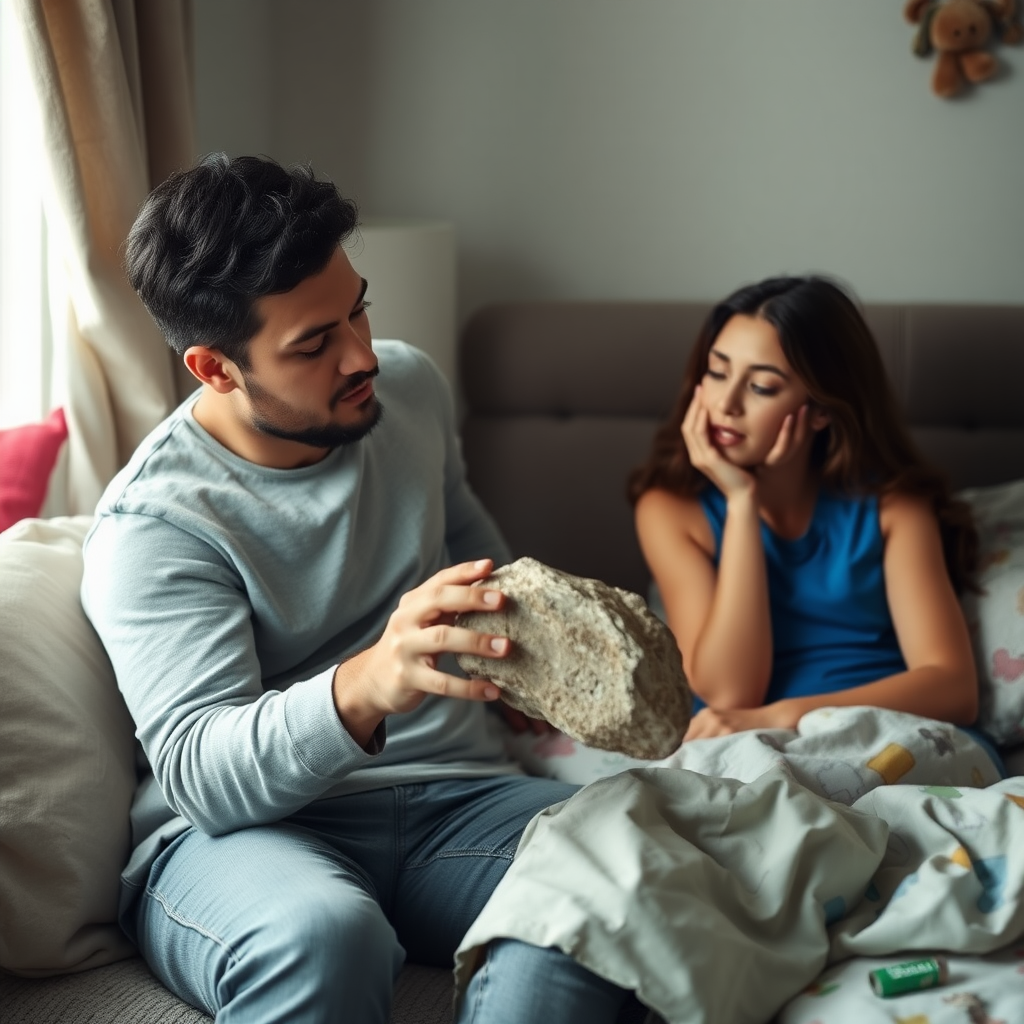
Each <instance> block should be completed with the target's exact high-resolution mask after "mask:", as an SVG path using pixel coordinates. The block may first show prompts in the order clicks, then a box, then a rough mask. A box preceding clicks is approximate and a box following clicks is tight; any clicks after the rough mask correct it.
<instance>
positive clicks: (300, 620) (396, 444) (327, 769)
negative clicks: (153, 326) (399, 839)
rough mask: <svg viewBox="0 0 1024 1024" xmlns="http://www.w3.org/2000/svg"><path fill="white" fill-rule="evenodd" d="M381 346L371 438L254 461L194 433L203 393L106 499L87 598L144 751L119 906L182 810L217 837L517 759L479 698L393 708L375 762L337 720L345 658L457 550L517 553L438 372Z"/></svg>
mask: <svg viewBox="0 0 1024 1024" xmlns="http://www.w3.org/2000/svg"><path fill="white" fill-rule="evenodd" d="M374 347H375V349H376V351H377V354H378V357H379V361H380V376H379V377H378V378H377V382H376V384H377V394H378V396H379V397H380V400H381V403H382V405H383V406H384V418H383V420H382V421H381V423H380V424H379V425H378V426H377V428H376V429H375V430H374V431H373V432H372V433H371V434H370V435H368V436H367V437H365V438H364V439H362V440H361V441H359V442H358V443H356V444H353V445H349V446H346V447H343V448H339V449H337V450H335V451H333V452H332V453H331V454H329V455H328V456H327V457H326V458H325V459H323V460H322V461H321V462H319V463H317V464H316V465H313V466H306V467H303V468H300V469H291V470H282V469H269V468H266V467H263V466H258V465H255V464H254V463H251V462H248V461H246V460H244V459H242V458H239V457H238V456H236V455H234V454H232V453H231V452H230V451H228V450H227V449H226V448H224V447H223V446H222V445H220V444H219V443H218V442H217V441H215V440H214V439H213V438H212V437H211V436H210V435H209V434H208V433H207V432H206V431H205V430H204V429H203V428H202V427H200V426H199V424H198V423H197V422H196V421H195V419H194V418H193V416H192V406H193V405H194V403H195V399H196V397H197V396H193V397H192V398H190V399H189V400H188V401H186V402H185V403H184V404H183V405H182V406H181V407H180V408H179V409H177V410H176V411H175V412H174V413H172V415H171V416H170V417H168V419H167V420H165V421H164V422H163V423H162V424H161V425H160V426H159V427H157V428H156V429H155V430H154V431H153V432H152V433H151V434H150V435H149V437H148V438H146V440H145V441H144V442H143V443H142V444H141V445H140V446H139V449H138V451H136V453H135V454H134V456H133V457H132V459H131V461H130V462H129V463H128V465H127V466H126V467H125V468H124V469H123V470H122V471H121V472H120V473H119V474H118V475H117V476H116V477H115V478H114V480H113V481H112V482H111V484H110V486H109V487H108V488H107V490H106V492H105V493H104V495H103V497H102V499H101V500H100V503H99V506H98V508H97V521H96V524H95V526H94V527H93V529H92V531H91V532H90V534H89V536H88V537H87V538H86V541H85V548H84V556H85V576H84V579H83V583H82V602H83V605H84V607H85V611H86V614H87V615H88V617H89V618H90V619H91V621H92V623H93V625H94V626H95V627H96V630H97V632H98V633H99V635H100V638H101V639H102V641H103V644H104V646H105V647H106V649H107V652H108V654H109V655H110V659H111V662H112V663H113V666H114V671H115V673H116V675H117V680H118V685H119V686H120V688H121V691H122V693H123V694H124V697H125V700H126V702H127V704H128V708H129V710H130V711H131V714H132V717H133V719H134V720H135V723H136V727H137V735H138V737H139V740H140V741H141V747H142V752H144V756H141V755H140V769H141V774H140V779H141V781H140V785H139V789H138V792H137V795H136V799H135V803H134V806H133V808H132V826H133V845H134V851H133V853H132V857H131V861H130V863H129V865H128V868H127V870H126V872H125V882H126V884H127V887H128V888H127V890H126V891H125V894H124V895H125V901H124V902H125V903H126V904H127V902H129V901H130V899H131V897H132V895H133V890H134V889H135V888H136V887H137V886H139V885H142V884H144V883H145V878H146V876H147V874H148V871H149V867H150V865H151V864H152V861H153V859H154V858H155V857H156V855H157V854H158V853H159V851H160V849H162V848H163V847H164V846H165V845H166V844H167V843H168V842H169V841H170V840H171V839H173V838H174V836H176V835H178V834H180V833H181V832H182V831H184V830H185V829H186V828H187V827H188V825H189V824H190V823H191V824H192V825H195V826H196V827H197V828H199V829H201V830H203V831H204V832H208V833H211V834H218V833H223V832H229V831H232V830H234V829H238V828H244V827H245V826H248V825H255V824H261V823H267V822H273V821H277V820H279V819H281V818H284V817H286V816H287V815H288V814H291V813H292V812H294V811H296V810H298V809H299V808H300V807H303V806H304V805H305V804H307V803H309V802H310V801H312V800H316V799H318V798H321V797H325V796H336V795H338V794H339V793H346V792H358V791H360V790H368V789H374V788H378V787H382V786H390V785H394V784H396V783H404V782H412V781H417V782H418V781H423V780H427V779H437V778H444V777H453V776H472V775H493V774H502V773H507V772H514V771H517V770H518V769H516V768H515V767H514V766H513V765H511V764H510V763H509V762H508V761H507V760H506V758H505V755H504V753H503V748H502V744H501V742H500V739H499V736H498V734H497V732H496V730H495V729H494V727H493V716H492V715H490V714H488V713H487V711H486V709H485V706H484V705H481V704H478V703H470V702H467V701H459V700H452V699H444V698H437V697H428V698H427V699H426V700H425V701H424V702H423V703H422V704H421V705H420V707H419V708H417V710H416V711H414V712H411V713H409V714H407V715H395V716H392V717H391V718H389V719H388V720H387V721H386V726H385V729H382V730H379V733H378V735H379V736H380V738H382V739H383V736H384V733H385V731H386V742H385V743H384V745H383V749H381V750H379V751H378V752H377V753H374V754H368V753H367V752H366V751H364V750H363V749H362V748H361V747H359V746H358V745H357V744H356V743H355V741H354V740H353V739H352V738H351V736H349V734H348V732H347V731H346V730H345V728H344V727H343V726H342V724H341V722H340V720H339V718H338V716H337V714H336V712H335V708H334V703H333V700H332V696H331V684H332V679H333V675H334V668H335V666H336V665H337V664H338V663H339V662H340V661H344V660H345V659H346V658H348V657H350V656H351V655H353V654H355V653H357V652H358V651H360V650H363V649H364V648H366V647H368V646H369V645H371V644H372V643H374V642H375V641H376V640H377V639H378V637H379V636H380V634H381V633H382V632H383V630H384V627H385V624H386V623H387V620H388V617H389V615H390V614H391V612H392V611H393V610H394V608H395V606H396V605H397V603H398V600H399V598H400V597H401V596H402V594H404V593H405V592H406V591H408V590H410V589H412V588H413V587H415V586H417V585H418V584H420V583H422V582H423V581H424V580H425V579H427V578H428V577H429V576H431V575H432V574H434V573H435V572H437V571H438V570H439V569H441V568H443V567H444V566H446V565H449V564H451V563H452V562H456V561H463V560H468V559H475V558H480V557H485V556H489V557H492V558H494V559H495V560H496V562H499V563H500V562H503V561H506V560H507V552H506V549H505V546H504V543H503V542H502V540H501V537H500V535H499V533H498V531H497V528H496V527H495V525H494V523H493V521H492V520H491V519H490V517H489V516H488V515H487V513H486V512H485V511H484V509H483V507H482V506H481V505H480V503H479V501H478V500H477V498H476V497H475V496H474V495H473V494H472V492H471V491H470V490H469V488H468V486H467V484H466V480H465V474H464V467H463V463H462V458H461V454H460V452H459V447H458V441H457V439H456V434H455V426H454V415H453V410H452V403H451V397H450V394H449V391H448V388H447V385H446V383H445V381H444V379H443V378H442V377H441V375H440V373H439V372H438V371H437V369H436V367H435V366H434V365H433V363H431V362H430V360H429V359H428V358H427V357H426V356H424V355H423V354H422V353H421V352H418V351H417V350H416V349H413V348H411V347H409V346H408V345H405V344H403V343H401V342H391V341H389V342H377V343H375V346H374ZM444 667H446V668H448V669H449V670H452V669H455V666H454V660H453V659H452V660H451V662H450V663H449V664H447V665H446V666H444ZM455 670H456V671H457V669H455Z"/></svg>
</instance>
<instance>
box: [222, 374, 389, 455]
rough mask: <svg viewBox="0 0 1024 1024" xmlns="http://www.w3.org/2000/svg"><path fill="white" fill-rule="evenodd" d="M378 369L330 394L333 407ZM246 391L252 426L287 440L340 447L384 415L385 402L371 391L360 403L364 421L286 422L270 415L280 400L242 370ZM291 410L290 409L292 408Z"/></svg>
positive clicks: (357, 376) (366, 431) (354, 377)
mask: <svg viewBox="0 0 1024 1024" xmlns="http://www.w3.org/2000/svg"><path fill="white" fill-rule="evenodd" d="M377 373H378V371H377V370H376V369H374V370H371V371H370V372H368V373H354V374H352V376H351V377H349V378H348V380H347V381H346V383H345V386H344V387H343V388H340V389H339V390H338V391H337V392H336V393H335V395H334V396H333V397H332V398H331V408H332V409H333V408H334V407H335V406H336V405H337V404H338V402H340V401H341V400H342V399H343V398H344V397H345V396H346V395H348V394H351V393H352V392H353V391H356V390H357V389H358V388H360V387H362V386H363V384H365V383H366V382H367V381H368V380H370V379H372V378H373V377H376V376H377ZM242 376H243V378H244V379H245V387H246V393H247V394H248V396H249V403H250V406H251V410H252V427H253V429H254V430H258V431H259V432H260V433H261V434H267V435H269V436H270V437H279V438H281V439H282V440H285V441H297V442H298V443H299V444H305V445H309V447H311V448H331V449H333V448H341V447H342V446H343V445H347V444H355V442H356V441H361V440H362V439H363V438H364V437H366V435H367V434H369V433H370V431H371V430H373V428H374V427H376V426H377V424H378V423H380V421H381V420H382V419H383V417H384V406H382V405H381V404H380V401H379V399H378V398H377V396H376V395H371V396H370V397H369V398H368V399H367V400H366V401H365V402H364V403H363V404H362V406H361V407H360V408H361V409H364V410H365V414H366V418H365V419H364V420H363V421H362V422H361V423H351V424H348V425H343V424H340V423H322V424H318V425H314V426H306V427H291V426H289V425H288V424H287V423H283V422H281V421H279V420H275V419H273V418H271V414H269V413H268V407H269V409H274V408H275V407H276V408H280V403H279V402H278V400H277V399H276V398H274V397H273V396H272V395H271V394H270V393H269V392H268V391H267V390H266V389H265V388H263V387H262V385H260V384H259V382H258V381H256V380H255V379H254V378H252V377H249V376H247V375H246V374H245V373H243V375H242ZM289 411H290V410H289Z"/></svg>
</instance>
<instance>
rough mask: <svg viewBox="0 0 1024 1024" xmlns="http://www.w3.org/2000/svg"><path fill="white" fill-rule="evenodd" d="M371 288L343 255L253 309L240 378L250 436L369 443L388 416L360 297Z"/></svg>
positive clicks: (320, 444)
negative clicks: (255, 323) (256, 324)
mask: <svg viewBox="0 0 1024 1024" xmlns="http://www.w3.org/2000/svg"><path fill="white" fill-rule="evenodd" d="M365 292H366V282H365V281H364V280H363V279H362V278H361V277H360V276H359V275H358V274H357V273H356V272H355V270H354V269H353V268H352V264H351V263H350V262H349V259H348V256H346V255H345V253H344V251H342V249H341V248H340V247H339V248H338V249H337V251H336V252H335V254H334V256H333V257H332V258H331V261H330V263H328V264H327V266H326V267H325V268H324V269H323V270H322V271H321V272H320V273H319V274H314V275H313V276H312V277H307V278H306V279H305V280H303V281H300V282H299V284H298V285H296V286H295V287H294V288H293V289H292V290H291V291H289V292H281V293H279V294H277V295H265V296H263V297H262V298H260V299H257V301H256V313H257V315H258V316H259V318H260V320H261V321H262V323H263V326H262V328H261V329H260V330H259V331H258V332H257V333H256V335H255V336H254V337H253V338H252V339H251V340H250V342H249V346H248V356H249V366H248V368H247V369H245V370H242V369H241V368H239V372H240V373H241V375H242V380H243V383H244V393H245V396H246V398H247V399H248V412H249V418H250V425H251V427H252V429H253V430H255V431H257V432H258V433H260V434H264V435H269V436H270V437H275V438H281V439H283V440H285V441H295V442H298V443H300V444H304V445H309V446H310V447H312V448H318V449H330V448H337V447H339V446H340V445H344V444H351V443H352V442H354V441H358V440H359V439H360V438H362V437H365V436H366V434H368V433H369V432H370V431H371V430H372V429H373V428H374V427H375V426H376V425H377V423H378V422H379V421H380V418H381V415H382V413H383V409H382V407H381V404H380V402H379V401H378V400H377V397H376V395H375V394H374V388H373V378H374V377H375V376H376V375H377V372H378V369H377V357H376V356H375V355H374V353H373V349H372V347H371V344H370V324H369V320H368V319H367V316H366V307H367V305H368V303H366V302H365V301H364V299H363V296H364V294H365Z"/></svg>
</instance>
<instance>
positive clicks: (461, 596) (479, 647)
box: [334, 559, 511, 747]
mask: <svg viewBox="0 0 1024 1024" xmlns="http://www.w3.org/2000/svg"><path fill="white" fill-rule="evenodd" d="M492 568H493V562H492V561H491V560H490V559H483V560H481V561H479V562H463V563H461V564H460V565H453V566H452V567H451V568H448V569H442V570H441V572H439V573H437V574H436V575H434V576H431V578H430V579H429V580H427V581H426V582H425V583H422V584H420V586H418V587H416V588H415V589H414V590H410V591H409V592H408V593H407V594H405V595H404V596H403V597H402V599H401V601H399V603H398V607H397V608H396V609H395V611H394V612H393V613H392V615H391V618H390V619H388V624H387V626H386V627H385V629H384V633H383V635H382V636H381V638H380V639H379V640H378V641H377V642H376V643H375V644H374V645H373V646H372V647H370V648H367V650H365V651H362V652H361V653H360V654H357V655H356V656H355V657H354V658H350V659H349V660H348V661H346V662H344V663H342V664H341V665H339V666H338V668H337V669H336V671H335V673H334V706H335V707H336V708H337V711H338V715H339V717H340V718H341V721H342V723H343V724H344V726H345V728H346V729H348V731H349V733H350V734H351V735H352V737H353V739H355V740H356V742H357V743H359V744H360V746H363V747H365V746H366V744H367V743H369V741H370V739H371V737H372V736H373V733H374V731H375V730H376V728H377V726H378V725H379V724H380V722H381V720H382V719H383V718H384V717H385V716H387V715H393V714H400V713H402V712H406V711H412V710H413V709H414V708H416V707H418V706H419V704H420V703H422V701H423V698H424V697H426V695H427V694H430V693H433V694H437V695H439V696H444V697H458V698H460V699H462V700H479V701H491V700H497V699H498V697H499V696H500V693H501V691H500V690H499V689H498V688H497V687H496V686H495V685H494V684H493V683H490V682H487V681H486V680H483V679H462V678H461V677H459V676H451V675H447V674H446V673H444V672H441V671H439V670H438V668H437V660H438V658H439V657H440V656H441V655H442V654H449V653H451V654H476V655H481V656H483V657H485V658H503V657H505V655H506V654H508V652H509V649H510V646H511V645H510V641H509V640H508V638H507V637H502V636H494V635H492V634H489V633H476V632H474V631H472V630H469V629H462V628H460V627H457V626H455V624H454V623H455V616H456V615H458V614H459V613H460V612H469V611H496V610H497V609H499V608H500V607H501V606H502V604H503V603H504V600H505V597H504V595H503V594H502V593H501V592H500V591H498V590H489V589H487V588H485V587H474V586H472V584H473V583H475V582H476V581H478V580H482V579H484V578H485V577H487V576H489V575H490V573H491V570H492Z"/></svg>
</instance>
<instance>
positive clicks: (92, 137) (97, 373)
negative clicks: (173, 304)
mask: <svg viewBox="0 0 1024 1024" xmlns="http://www.w3.org/2000/svg"><path fill="white" fill-rule="evenodd" d="M2 2H4V3H11V2H13V3H14V4H15V6H16V10H17V13H18V15H19V19H18V20H19V24H20V26H21V28H22V31H23V33H24V38H25V42H26V49H27V52H28V55H29V64H30V68H31V72H32V80H33V83H34V86H35V89H36V91H37V94H38V98H39V105H40V109H41V112H42V117H43V137H44V147H45V150H46V154H47V166H48V173H47V176H46V181H45V182H44V193H43V205H44V210H45V213H46V220H47V230H48V240H49V245H50V249H51V254H53V255H55V256H56V262H57V263H58V264H59V266H60V271H61V272H62V273H64V274H65V275H66V280H67V290H68V294H69V296H70V301H69V303H68V309H67V311H66V322H65V323H62V322H61V321H60V320H57V319H55V322H54V324H53V330H54V334H55V344H57V345H60V344H61V342H62V341H63V343H64V344H65V346H66V352H65V357H64V359H63V360H62V361H60V363H62V364H63V365H64V366H65V367H66V371H65V372H66V373H67V376H68V380H67V384H66V393H67V396H68V398H67V408H66V415H67V420H68V428H69V437H68V448H67V453H66V458H65V459H64V460H63V461H62V464H61V466H62V469H63V468H64V467H66V472H67V478H66V486H65V487H62V488H61V493H62V495H64V504H65V506H66V507H64V508H53V507H52V506H51V507H50V508H49V509H48V511H49V512H51V513H55V512H64V513H67V514H76V513H81V512H91V511H92V510H93V508H94V507H95V504H96V501H97V500H98V498H99V496H100V494H101V492H102V490H103V488H104V487H105V486H106V484H107V482H108V481H109V480H110V478H111V477H112V476H113V475H114V473H116V472H117V470H118V469H120V467H121V466H122V465H124V463H125V462H126V461H127V459H128V457H129V456H130V455H131V453H132V451H133V450H134V449H135V447H136V446H137V445H138V443H139V442H140V441H141V440H142V438H143V437H144V436H145V435H146V433H147V432H148V431H149V430H150V429H152V427H154V426H155V425H156V424H157V423H158V422H159V421H160V420H161V419H162V418H163V417H164V416H166V415H167V413H168V412H169V411H170V410H171V409H172V408H173V407H174V405H175V404H176V402H177V401H178V400H179V398H180V397H181V396H182V395H183V394H184V393H185V390H186V388H187V386H188V385H187V383H186V374H185V371H184V370H183V368H181V367H180V366H179V365H178V364H179V362H180V361H179V360H177V359H176V358H174V357H173V354H172V352H171V350H170V349H169V348H168V347H167V345H166V343H165V342H164V341H163V339H162V337H161V336H160V333H159V331H158V330H157V328H156V326H155V324H154V323H153V322H152V320H151V319H150V317H149V315H148V313H146V311H145V309H144V307H143V306H142V304H141V303H140V302H139V300H138V298H137V296H136V295H135V293H134V292H133V291H132V289H131V287H130V286H129V284H128V282H127V280H126V278H125V275H124V270H123V267H122V262H121V260H122V255H123V253H122V249H123V245H124V241H125V238H126V237H127V234H128V230H129V228H130V227H131V224H132V222H133V220H134V219H135V215H136V214H137V212H138V209H139V206H140V204H141V203H142V201H143V199H144V198H145V197H146V195H147V193H148V192H149V191H150V189H151V188H152V187H153V186H154V185H156V184H158V183H159V182H160V181H162V180H163V179H164V178H165V177H167V175H168V174H169V173H170V172H171V171H173V170H176V169H179V168H183V167H187V166H189V165H191V163H192V162H193V159H194V156H195V153H194V148H195V143H194V134H195V132H194V121H195V118H194V91H193V74H192V7H191V0H2ZM60 363H59V364H58V365H60Z"/></svg>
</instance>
